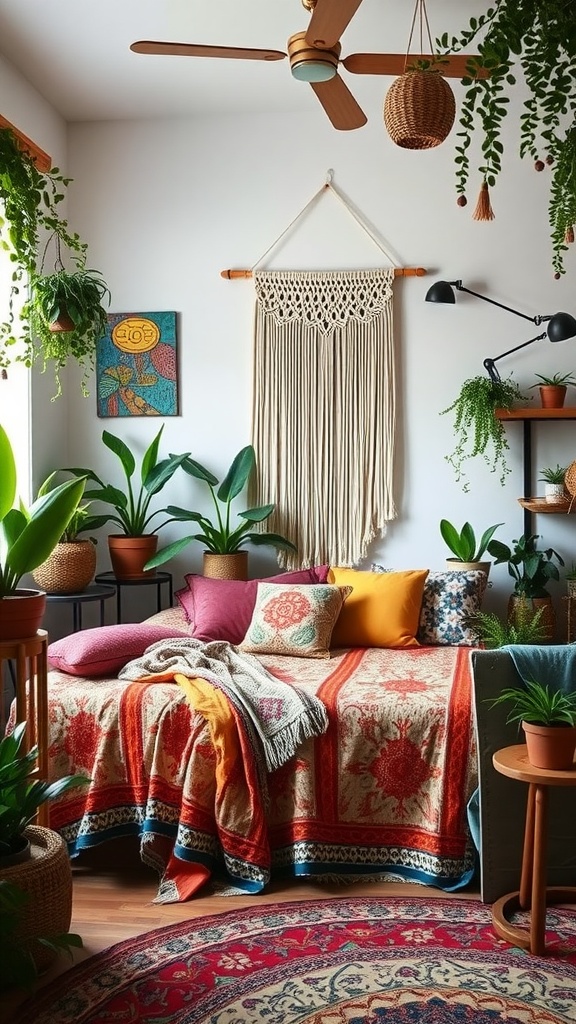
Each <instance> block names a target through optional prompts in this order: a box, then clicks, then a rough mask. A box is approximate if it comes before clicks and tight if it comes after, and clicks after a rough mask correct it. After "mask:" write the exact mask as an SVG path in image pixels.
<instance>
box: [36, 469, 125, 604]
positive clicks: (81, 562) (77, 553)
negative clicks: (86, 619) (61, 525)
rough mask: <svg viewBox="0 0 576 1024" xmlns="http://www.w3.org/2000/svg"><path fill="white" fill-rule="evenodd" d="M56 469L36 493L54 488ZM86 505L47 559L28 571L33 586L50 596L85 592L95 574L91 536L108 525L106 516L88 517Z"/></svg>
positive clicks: (95, 541)
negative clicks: (88, 534)
mask: <svg viewBox="0 0 576 1024" xmlns="http://www.w3.org/2000/svg"><path fill="white" fill-rule="evenodd" d="M57 475H58V470H56V471H55V472H54V473H51V474H50V476H49V477H47V479H46V480H45V481H44V483H43V484H42V485H41V487H40V488H39V490H38V496H39V497H40V496H41V495H43V494H48V492H49V491H51V490H52V489H53V488H54V487H55V486H56V478H57ZM90 504H91V503H90V502H85V503H84V504H82V505H78V507H77V508H76V509H75V511H74V512H73V513H72V518H71V519H70V522H69V523H68V525H67V527H66V529H65V530H64V532H63V534H62V536H61V537H60V540H59V541H58V543H57V544H56V547H55V548H54V550H53V551H51V552H50V554H49V555H48V558H47V559H46V560H45V561H44V562H42V563H41V564H40V565H39V566H37V567H36V569H34V571H33V572H32V578H33V580H34V582H35V583H36V585H37V586H39V587H41V588H42V590H46V591H48V593H51V594H77V593H80V592H81V591H83V590H85V589H86V587H87V586H88V584H89V583H91V581H92V579H93V578H94V573H95V571H96V544H97V540H96V537H82V536H81V534H86V533H93V532H94V531H95V530H98V529H99V528H100V527H101V526H104V525H105V524H106V523H107V522H108V517H107V516H104V515H102V516H94V515H91V513H90V511H89V509H90Z"/></svg>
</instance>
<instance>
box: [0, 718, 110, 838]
mask: <svg viewBox="0 0 576 1024" xmlns="http://www.w3.org/2000/svg"><path fill="white" fill-rule="evenodd" d="M25 730H26V723H25V722H19V723H18V724H17V725H16V726H15V728H14V732H13V733H11V734H10V735H6V736H3V737H2V739H0V857H2V856H6V854H10V853H13V852H14V851H16V850H18V849H19V847H20V845H21V840H22V837H23V835H24V829H26V828H27V827H28V825H31V824H32V822H33V821H34V818H35V817H36V812H37V810H38V808H39V807H40V806H41V805H42V804H44V803H46V801H47V800H53V799H54V798H55V797H58V796H61V794H62V793H65V792H66V790H68V789H71V788H72V787H74V786H83V785H85V784H86V783H87V782H89V781H90V780H89V779H88V778H87V777H86V776H85V775H65V776H64V777H63V778H62V779H58V781H57V782H50V783H49V782H45V781H44V780H42V779H37V778H36V761H37V759H38V747H32V748H31V749H30V750H29V751H28V752H27V753H21V749H22V745H23V742H24V734H25Z"/></svg>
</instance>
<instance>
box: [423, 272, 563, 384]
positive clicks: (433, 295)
mask: <svg viewBox="0 0 576 1024" xmlns="http://www.w3.org/2000/svg"><path fill="white" fill-rule="evenodd" d="M454 289H456V291H459V292H467V293H468V295H474V296H475V297H476V298H477V299H483V300H484V302H490V303H491V304H492V305H493V306H499V307H500V309H505V310H506V311H507V312H508V313H514V314H515V315H516V316H521V317H522V318H523V319H524V320H530V322H531V323H533V324H536V326H537V327H539V326H540V324H542V323H545V322H546V321H547V322H548V326H547V328H546V330H545V331H543V333H542V334H538V335H537V336H536V337H535V338H530V340H529V341H524V342H522V344H521V345H516V346H515V347H514V348H510V349H508V351H507V352H501V353H500V355H499V356H495V357H494V359H485V360H484V364H483V365H484V369H485V370H486V371H487V373H488V376H489V377H490V379H491V380H500V374H499V373H498V370H497V369H496V367H495V365H494V364H495V363H496V362H497V361H498V360H499V359H503V358H504V356H509V355H511V354H512V352H518V350H519V349H521V348H526V346H527V345H532V344H533V342H535V341H541V340H542V339H543V338H548V341H552V342H556V341H567V340H568V339H569V338H574V337H576V319H575V318H574V317H573V316H572V315H571V314H570V313H551V314H549V315H538V316H528V314H527V313H521V312H520V311H519V310H518V309H512V307H511V306H505V305H504V304H503V303H502V302H496V300H495V299H489V298H488V296H487V295H481V294H480V293H479V292H473V291H472V289H471V288H465V287H464V285H463V284H462V281H436V282H435V283H434V284H433V285H431V287H430V288H429V289H428V291H427V292H426V302H448V303H451V304H454V303H455V302H456V296H455V294H454Z"/></svg>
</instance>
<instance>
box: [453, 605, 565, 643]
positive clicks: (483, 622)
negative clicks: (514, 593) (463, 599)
mask: <svg viewBox="0 0 576 1024" xmlns="http://www.w3.org/2000/svg"><path fill="white" fill-rule="evenodd" d="M543 611H544V609H543V608H537V609H536V610H535V611H534V610H533V609H530V608H528V607H527V605H525V604H524V605H522V607H521V609H520V611H519V614H518V615H517V616H516V617H515V619H513V620H510V619H501V618H500V616H499V615H497V614H496V612H482V611H480V612H477V613H476V614H475V615H471V616H469V618H468V619H467V625H468V627H469V628H470V629H471V630H472V631H473V632H474V633H475V634H476V637H477V641H478V643H479V644H481V645H482V646H483V647H485V648H486V650H489V651H493V650H496V649H497V648H498V647H505V646H506V645H507V644H541V643H542V642H543V641H544V639H545V636H546V630H545V628H544V627H543V625H542V622H541V620H542V615H543Z"/></svg>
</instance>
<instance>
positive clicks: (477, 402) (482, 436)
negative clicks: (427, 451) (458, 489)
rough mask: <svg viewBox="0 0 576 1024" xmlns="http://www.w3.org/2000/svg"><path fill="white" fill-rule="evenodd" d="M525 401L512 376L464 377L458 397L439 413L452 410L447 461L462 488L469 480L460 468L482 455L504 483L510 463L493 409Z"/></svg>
mask: <svg viewBox="0 0 576 1024" xmlns="http://www.w3.org/2000/svg"><path fill="white" fill-rule="evenodd" d="M520 400H522V401H528V399H527V398H526V396H525V395H523V394H522V393H521V391H520V388H519V386H518V384H516V383H515V382H514V381H512V380H510V379H509V380H491V379H490V377H471V378H470V379H469V380H465V381H464V383H463V385H462V387H461V389H460V394H459V395H458V397H457V398H456V399H455V400H454V401H453V402H452V404H451V405H449V406H448V408H447V409H443V410H442V412H441V413H440V415H441V416H444V415H445V414H446V413H449V412H453V413H454V433H455V435H456V447H455V448H454V450H453V452H452V453H451V454H450V455H446V456H445V458H446V461H447V462H448V463H449V465H450V466H452V468H453V470H454V472H455V473H456V482H457V483H462V489H463V490H464V491H466V492H467V491H469V490H470V484H469V481H468V479H467V477H466V474H465V472H464V470H463V468H462V467H463V464H464V462H466V461H467V460H468V459H473V458H475V457H476V456H477V455H481V456H482V457H483V459H484V461H485V462H486V465H487V466H489V467H490V472H491V473H496V472H499V473H500V484H502V485H503V484H504V482H505V480H506V477H507V475H508V473H510V467H509V466H508V464H507V462H506V453H507V452H508V450H509V447H510V446H509V444H508V441H507V438H506V432H505V430H504V425H503V423H502V421H501V420H499V419H497V417H496V416H495V415H494V410H495V409H508V410H509V409H511V408H512V406H513V405H514V402H517V401H520Z"/></svg>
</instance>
